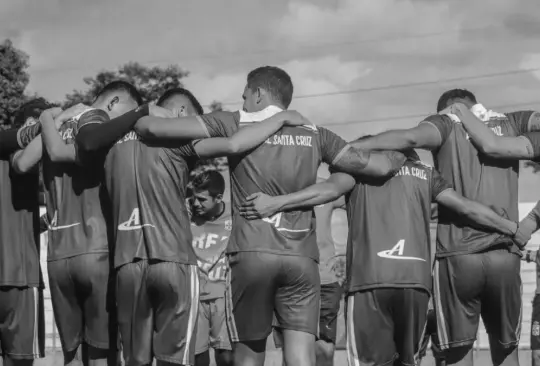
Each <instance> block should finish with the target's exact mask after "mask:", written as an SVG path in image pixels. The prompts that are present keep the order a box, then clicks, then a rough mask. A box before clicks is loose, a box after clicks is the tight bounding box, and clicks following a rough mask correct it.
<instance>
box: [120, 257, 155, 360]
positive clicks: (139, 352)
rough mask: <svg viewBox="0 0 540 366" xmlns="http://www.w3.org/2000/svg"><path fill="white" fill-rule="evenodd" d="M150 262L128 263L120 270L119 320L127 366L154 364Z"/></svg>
mask: <svg viewBox="0 0 540 366" xmlns="http://www.w3.org/2000/svg"><path fill="white" fill-rule="evenodd" d="M147 271H148V262H147V261H138V262H135V263H128V264H125V265H123V266H122V267H120V268H119V269H118V270H117V273H116V294H117V302H116V303H117V319H118V327H119V330H120V339H121V341H122V351H123V354H124V360H125V363H126V365H146V364H149V363H150V362H152V338H153V330H154V328H153V326H154V317H153V313H152V307H151V305H150V301H149V296H148V291H147V288H146V285H147Z"/></svg>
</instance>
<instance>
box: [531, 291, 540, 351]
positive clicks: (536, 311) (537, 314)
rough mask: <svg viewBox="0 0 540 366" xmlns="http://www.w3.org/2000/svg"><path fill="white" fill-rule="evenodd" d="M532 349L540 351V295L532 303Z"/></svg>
mask: <svg viewBox="0 0 540 366" xmlns="http://www.w3.org/2000/svg"><path fill="white" fill-rule="evenodd" d="M531 349H532V350H533V351H538V350H540V295H539V294H536V295H535V296H534V299H533V303H532V315H531Z"/></svg>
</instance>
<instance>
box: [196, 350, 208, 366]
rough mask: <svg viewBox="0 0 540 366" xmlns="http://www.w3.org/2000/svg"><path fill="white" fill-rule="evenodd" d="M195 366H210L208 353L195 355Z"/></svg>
mask: <svg viewBox="0 0 540 366" xmlns="http://www.w3.org/2000/svg"><path fill="white" fill-rule="evenodd" d="M195 366H210V351H209V350H206V351H205V352H203V353H199V354H198V355H195Z"/></svg>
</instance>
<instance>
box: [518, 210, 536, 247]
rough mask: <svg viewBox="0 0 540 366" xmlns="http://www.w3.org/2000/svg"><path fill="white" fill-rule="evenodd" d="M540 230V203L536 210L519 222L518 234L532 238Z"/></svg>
mask: <svg viewBox="0 0 540 366" xmlns="http://www.w3.org/2000/svg"><path fill="white" fill-rule="evenodd" d="M538 229H540V201H539V202H537V203H536V205H535V206H534V208H533V209H532V210H531V212H529V213H528V214H527V216H525V217H524V218H523V220H521V221H520V222H519V228H518V233H519V234H522V235H523V236H525V237H528V238H530V237H531V235H532V234H533V233H535V232H536V231H538Z"/></svg>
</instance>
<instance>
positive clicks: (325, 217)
mask: <svg viewBox="0 0 540 366" xmlns="http://www.w3.org/2000/svg"><path fill="white" fill-rule="evenodd" d="M333 212H334V204H333V202H330V203H326V204H324V205H320V206H316V207H315V218H316V225H317V229H316V233H317V246H318V247H319V255H320V260H319V275H320V277H321V284H323V285H326V284H329V283H334V282H337V277H336V275H335V273H334V271H333V269H332V264H333V260H332V259H333V258H334V257H335V255H336V248H335V246H334V238H333V237H332V214H333Z"/></svg>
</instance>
